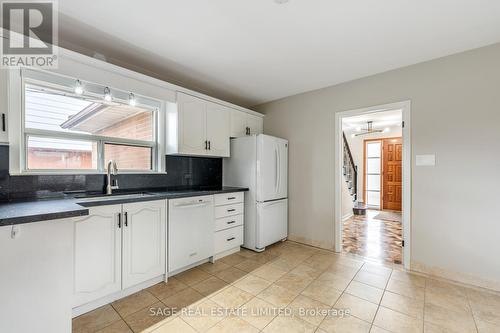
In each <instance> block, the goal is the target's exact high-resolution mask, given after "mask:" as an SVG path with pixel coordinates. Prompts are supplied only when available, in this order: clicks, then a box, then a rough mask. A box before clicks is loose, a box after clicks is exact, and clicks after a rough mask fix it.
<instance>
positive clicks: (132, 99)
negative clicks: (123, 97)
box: [128, 93, 137, 106]
mask: <svg viewBox="0 0 500 333" xmlns="http://www.w3.org/2000/svg"><path fill="white" fill-rule="evenodd" d="M128 104H129V105H130V106H136V104H137V100H136V99H135V96H134V94H133V93H130V94H129V95H128Z"/></svg>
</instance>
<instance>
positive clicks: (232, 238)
mask: <svg viewBox="0 0 500 333" xmlns="http://www.w3.org/2000/svg"><path fill="white" fill-rule="evenodd" d="M235 239H236V237H231V238H228V239H226V240H227V241H228V242H230V241H232V240H235Z"/></svg>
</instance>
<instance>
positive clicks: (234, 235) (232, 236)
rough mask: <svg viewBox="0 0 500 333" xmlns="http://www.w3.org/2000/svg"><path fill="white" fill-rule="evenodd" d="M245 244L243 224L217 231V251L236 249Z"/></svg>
mask: <svg viewBox="0 0 500 333" xmlns="http://www.w3.org/2000/svg"><path fill="white" fill-rule="evenodd" d="M242 244H243V226H239V227H235V228H231V229H226V230H222V231H218V232H216V233H215V253H216V254H217V253H221V252H224V251H227V250H230V249H234V248H235V247H238V246H240V245H242Z"/></svg>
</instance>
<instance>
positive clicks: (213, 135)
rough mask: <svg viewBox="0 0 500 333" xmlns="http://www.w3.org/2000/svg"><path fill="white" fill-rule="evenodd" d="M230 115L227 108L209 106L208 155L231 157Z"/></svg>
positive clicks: (211, 104) (214, 104) (213, 104)
mask: <svg viewBox="0 0 500 333" xmlns="http://www.w3.org/2000/svg"><path fill="white" fill-rule="evenodd" d="M229 132H230V113H229V109H228V108H226V107H225V106H222V105H219V104H216V103H208V104H207V140H208V142H209V146H208V148H209V149H208V154H209V155H211V156H219V157H229V136H230V133H229Z"/></svg>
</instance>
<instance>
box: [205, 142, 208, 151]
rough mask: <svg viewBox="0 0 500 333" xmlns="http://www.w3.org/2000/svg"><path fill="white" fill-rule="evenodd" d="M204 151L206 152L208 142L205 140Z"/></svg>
mask: <svg viewBox="0 0 500 333" xmlns="http://www.w3.org/2000/svg"><path fill="white" fill-rule="evenodd" d="M205 150H208V141H207V140H205Z"/></svg>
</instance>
